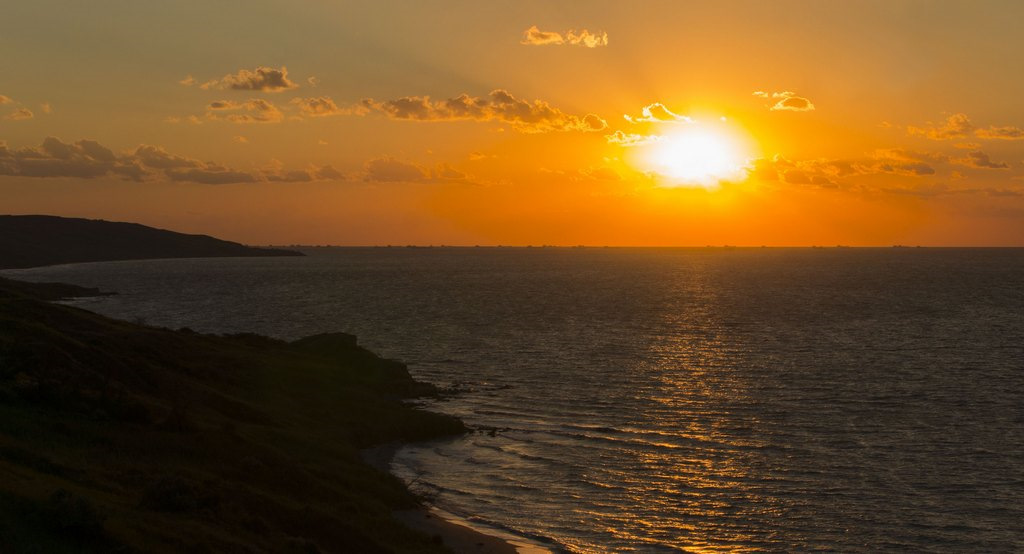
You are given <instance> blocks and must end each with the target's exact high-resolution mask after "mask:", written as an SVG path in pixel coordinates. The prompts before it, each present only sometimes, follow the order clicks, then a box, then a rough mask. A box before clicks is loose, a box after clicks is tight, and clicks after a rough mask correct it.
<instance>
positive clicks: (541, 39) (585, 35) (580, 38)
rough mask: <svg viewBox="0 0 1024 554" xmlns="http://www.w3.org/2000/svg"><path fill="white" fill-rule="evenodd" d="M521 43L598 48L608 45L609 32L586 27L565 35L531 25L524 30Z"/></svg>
mask: <svg viewBox="0 0 1024 554" xmlns="http://www.w3.org/2000/svg"><path fill="white" fill-rule="evenodd" d="M519 44H528V45H531V46H547V45H558V44H569V45H573V46H584V47H586V48H597V47H598V46H607V45H608V33H606V32H604V31H598V32H591V31H588V30H586V29H583V30H581V31H579V32H577V31H575V30H572V29H570V30H569V31H566V32H565V34H564V35H563V34H562V33H558V32H555V31H541V30H540V29H538V28H537V26H536V25H531V26H530V28H529V29H527V30H525V31H523V40H521V41H519Z"/></svg>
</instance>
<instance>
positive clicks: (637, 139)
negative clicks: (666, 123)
mask: <svg viewBox="0 0 1024 554" xmlns="http://www.w3.org/2000/svg"><path fill="white" fill-rule="evenodd" d="M604 138H605V140H606V141H608V144H618V145H619V146H640V145H643V144H650V143H652V142H658V141H659V140H661V137H660V136H659V135H637V134H631V133H624V132H622V131H615V132H614V133H612V134H610V135H605V136H604Z"/></svg>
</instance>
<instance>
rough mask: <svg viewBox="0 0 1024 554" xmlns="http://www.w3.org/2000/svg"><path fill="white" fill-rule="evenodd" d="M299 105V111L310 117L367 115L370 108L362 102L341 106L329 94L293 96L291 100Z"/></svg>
mask: <svg viewBox="0 0 1024 554" xmlns="http://www.w3.org/2000/svg"><path fill="white" fill-rule="evenodd" d="M290 103H291V104H294V105H296V106H298V108H299V111H300V112H301V113H302V114H303V115H306V116H309V117H326V116H332V115H366V114H367V113H368V112H369V111H370V109H369V108H367V107H366V106H364V105H362V104H356V105H354V106H346V107H344V108H339V107H338V105H337V104H335V103H334V100H332V99H331V98H330V97H329V96H318V97H313V98H293V99H292V101H291V102H290Z"/></svg>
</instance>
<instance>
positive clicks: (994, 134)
mask: <svg viewBox="0 0 1024 554" xmlns="http://www.w3.org/2000/svg"><path fill="white" fill-rule="evenodd" d="M974 136H976V137H978V138H983V139H998V140H1024V129H1021V128H1020V127H1013V126H1004V127H989V128H987V129H978V130H977V131H974Z"/></svg>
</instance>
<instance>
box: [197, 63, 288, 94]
mask: <svg viewBox="0 0 1024 554" xmlns="http://www.w3.org/2000/svg"><path fill="white" fill-rule="evenodd" d="M298 87H299V85H298V84H296V83H295V82H293V81H291V80H290V79H289V78H288V68H286V67H284V66H281V69H274V68H272V67H263V66H259V67H257V68H256V69H253V70H249V69H240V70H238V72H237V73H232V74H228V75H225V76H223V77H221V78H220V79H214V80H212V81H207V82H205V83H203V84H202V85H200V88H202V89H204V90H210V89H215V90H258V91H263V92H281V91H284V90H289V89H294V88H298Z"/></svg>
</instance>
